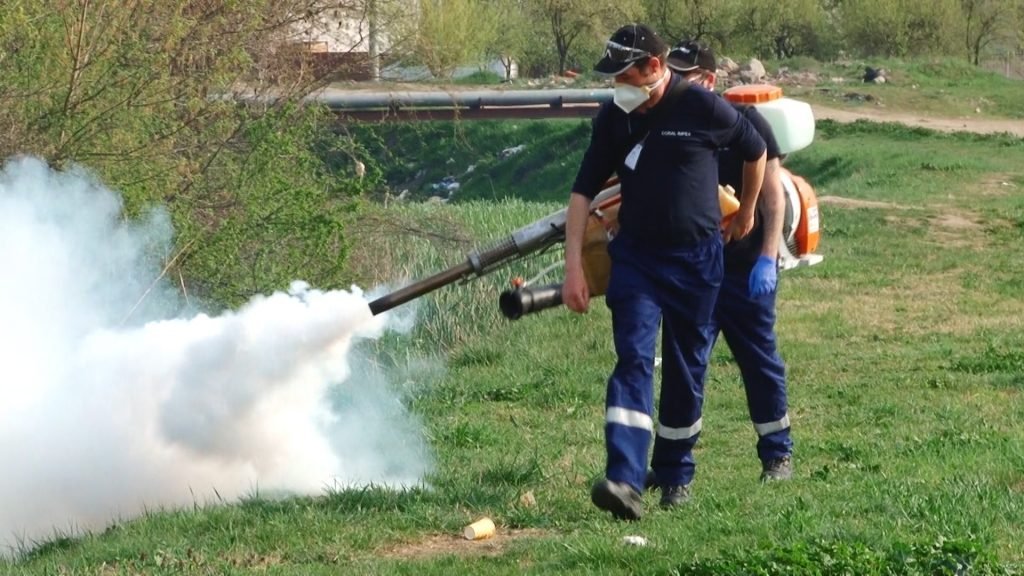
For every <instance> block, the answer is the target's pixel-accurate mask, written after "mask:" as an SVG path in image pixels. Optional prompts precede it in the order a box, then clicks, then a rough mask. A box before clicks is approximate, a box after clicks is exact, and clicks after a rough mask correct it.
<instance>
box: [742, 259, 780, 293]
mask: <svg viewBox="0 0 1024 576" xmlns="http://www.w3.org/2000/svg"><path fill="white" fill-rule="evenodd" d="M778 283H779V267H778V266H777V265H776V264H775V259H774V258H769V257H767V256H758V257H757V262H755V263H754V269H753V270H751V271H750V283H749V285H748V286H747V289H748V290H749V291H750V297H751V298H760V297H761V296H766V295H768V294H771V293H772V292H775V287H776V286H777V285H778Z"/></svg>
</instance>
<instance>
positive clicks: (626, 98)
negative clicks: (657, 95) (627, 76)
mask: <svg viewBox="0 0 1024 576" xmlns="http://www.w3.org/2000/svg"><path fill="white" fill-rule="evenodd" d="M665 78H668V70H666V71H665V73H664V74H662V76H661V78H659V79H658V80H657V81H655V82H654V83H653V84H648V85H646V86H633V85H632V84H625V83H622V82H616V83H615V97H614V98H613V101H614V102H615V105H616V106H618V107H619V108H621V109H622V111H623V112H625V113H626V114H629V113H630V112H632V111H633V110H636V109H637V108H639V107H640V106H642V105H643V103H644V102H647V101H648V100H650V99H651V92H653V91H654V90H656V89H657V88H658V86H661V83H662V82H664V81H665Z"/></svg>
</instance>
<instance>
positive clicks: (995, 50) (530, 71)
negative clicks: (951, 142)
mask: <svg viewBox="0 0 1024 576" xmlns="http://www.w3.org/2000/svg"><path fill="white" fill-rule="evenodd" d="M367 1H369V2H374V3H377V4H390V6H391V8H392V9H393V10H397V11H398V12H400V13H401V14H402V15H404V16H405V18H404V19H402V18H396V19H393V20H392V21H391V24H390V25H389V26H388V28H389V30H390V31H391V33H392V34H393V35H394V37H395V38H406V39H410V40H411V42H410V43H409V44H403V45H402V48H403V49H402V50H400V53H397V54H391V56H392V57H394V58H398V59H402V60H405V61H410V62H417V63H420V64H423V65H426V66H427V67H428V68H430V70H431V71H432V72H433V73H434V74H435V75H436V76H439V77H442V78H443V77H445V76H448V75H450V73H451V71H452V70H453V69H454V66H455V65H457V64H458V63H465V62H467V61H472V60H473V59H480V58H502V59H505V60H506V61H510V60H515V61H516V62H517V63H518V64H519V66H520V70H521V71H522V72H523V73H524V75H528V76H541V75H546V74H552V73H564V72H566V71H567V70H577V71H580V70H583V71H585V70H587V69H589V65H590V64H591V63H592V62H593V61H595V60H596V57H597V56H598V55H599V52H600V51H601V50H602V42H603V40H605V39H606V38H607V37H608V36H609V35H610V33H611V32H612V31H613V30H614V29H615V28H617V27H618V26H619V25H621V24H624V23H627V22H631V21H643V22H646V23H648V24H650V25H651V26H653V27H654V28H655V29H656V30H658V31H659V33H661V34H662V35H663V36H664V37H665V38H666V39H667V40H669V41H670V42H672V41H677V40H680V39H682V38H693V39H697V40H699V41H702V42H704V43H706V44H709V45H711V46H712V47H713V48H715V49H717V50H718V51H720V52H721V53H728V54H735V55H742V56H756V57H759V58H769V59H784V58H793V57H798V56H804V57H810V58H814V59H818V60H822V61H829V60H833V59H836V58H838V57H841V56H843V55H847V56H858V57H899V58H903V57H918V56H944V57H952V58H962V59H966V60H968V61H970V62H971V63H973V64H976V65H977V64H980V63H982V62H983V61H984V60H985V59H987V58H991V57H1001V58H1005V57H1009V56H1020V55H1021V53H1022V49H1024V31H1022V29H1024V26H1022V24H1024V1H1022V0H929V1H927V2H924V1H921V0H773V1H771V2H766V1H753V2H752V1H749V0H367ZM410 2H411V3H410ZM408 48H411V49H408Z"/></svg>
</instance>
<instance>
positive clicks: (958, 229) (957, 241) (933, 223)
mask: <svg viewBox="0 0 1024 576" xmlns="http://www.w3.org/2000/svg"><path fill="white" fill-rule="evenodd" d="M928 237H929V239H930V240H931V241H932V242H934V243H936V244H939V245H941V246H944V247H947V248H948V247H958V248H980V247H982V246H983V245H984V241H985V235H984V228H983V226H982V225H981V223H980V222H979V219H978V217H977V216H975V215H973V214H958V213H954V212H943V213H942V214H939V215H937V216H933V217H931V218H929V219H928Z"/></svg>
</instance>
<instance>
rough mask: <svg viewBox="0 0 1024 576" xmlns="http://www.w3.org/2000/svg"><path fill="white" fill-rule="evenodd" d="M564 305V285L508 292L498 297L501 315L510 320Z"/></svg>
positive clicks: (518, 289)
mask: <svg viewBox="0 0 1024 576" xmlns="http://www.w3.org/2000/svg"><path fill="white" fill-rule="evenodd" d="M561 305H562V285H561V284H548V285H547V286H539V287H537V288H516V289H514V290H506V291H504V292H502V293H501V296H499V297H498V306H499V307H500V308H501V313H502V314H504V315H505V317H506V318H508V319H509V320H517V319H519V318H522V317H523V316H525V315H526V314H531V313H533V312H540V311H541V310H546V309H548V308H554V307H555V306H561Z"/></svg>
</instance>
